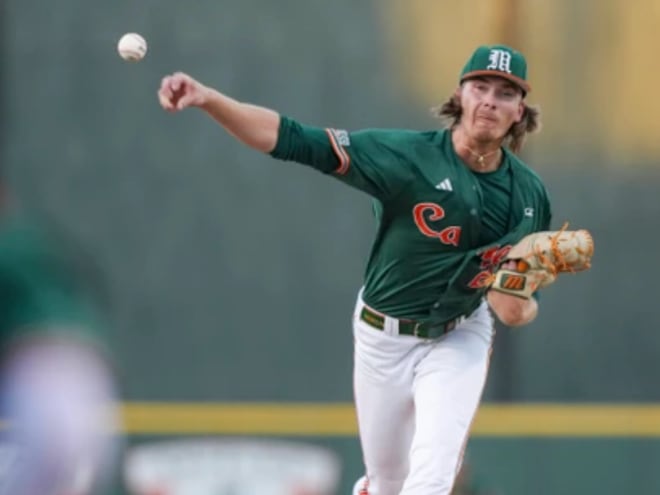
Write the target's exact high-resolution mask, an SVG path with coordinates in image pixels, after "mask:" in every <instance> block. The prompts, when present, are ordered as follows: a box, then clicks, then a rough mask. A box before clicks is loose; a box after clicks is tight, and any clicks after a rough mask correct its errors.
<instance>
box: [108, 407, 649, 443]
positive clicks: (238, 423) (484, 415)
mask: <svg viewBox="0 0 660 495" xmlns="http://www.w3.org/2000/svg"><path fill="white" fill-rule="evenodd" d="M121 411H122V415H123V420H124V430H125V432H126V433H128V434H143V435H185V434H215V435H266V436H268V435H281V436H356V435H357V423H356V420H355V412H354V408H353V405H352V404H346V403H328V404H325V403H152V402H149V403H142V402H134V403H127V404H124V405H123V406H122V410H121ZM472 432H473V436H476V437H527V436H534V437H660V405H655V404H649V405H642V404H638V405H636V404H625V405H607V404H570V405H567V404H506V405H503V404H486V405H484V406H482V407H481V409H480V410H479V413H478V415H477V418H476V420H475V423H474V427H473V429H472Z"/></svg>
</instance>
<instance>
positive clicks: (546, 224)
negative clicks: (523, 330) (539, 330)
mask: <svg viewBox="0 0 660 495" xmlns="http://www.w3.org/2000/svg"><path fill="white" fill-rule="evenodd" d="M544 192H545V194H544V197H543V201H542V206H543V208H542V210H541V211H542V213H541V217H542V220H541V225H540V229H539V230H548V229H549V228H550V223H551V219H552V212H551V208H550V201H549V199H548V196H547V192H546V191H544ZM500 268H501V269H505V270H515V269H516V262H515V261H508V262H505V263H504V264H503V265H502V266H501V267H500ZM486 299H487V300H488V304H489V306H490V307H491V309H492V310H493V312H494V313H495V315H496V316H497V318H498V319H499V320H500V321H501V322H502V323H504V324H505V325H507V326H510V327H520V326H523V325H527V324H528V323H531V322H532V321H534V320H535V319H536V317H537V315H538V312H539V302H538V299H539V298H538V292H536V291H535V292H533V294H532V297H529V298H521V297H519V296H516V295H512V294H509V293H506V292H501V291H499V290H489V291H488V293H487V295H486Z"/></svg>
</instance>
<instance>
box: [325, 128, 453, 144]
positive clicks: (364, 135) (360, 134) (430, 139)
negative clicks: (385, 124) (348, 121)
mask: <svg viewBox="0 0 660 495" xmlns="http://www.w3.org/2000/svg"><path fill="white" fill-rule="evenodd" d="M334 132H340V133H341V132H342V131H334ZM348 135H349V137H350V139H351V141H355V142H359V143H374V144H380V145H384V146H391V147H399V146H410V145H424V144H433V143H436V142H437V141H438V140H440V139H441V138H442V131H417V130H412V129H380V128H371V129H361V130H358V131H354V132H351V133H349V134H348Z"/></svg>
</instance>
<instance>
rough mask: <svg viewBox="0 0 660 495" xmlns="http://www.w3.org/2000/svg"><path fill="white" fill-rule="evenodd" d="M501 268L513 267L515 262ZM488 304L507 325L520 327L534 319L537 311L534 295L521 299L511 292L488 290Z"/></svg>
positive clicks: (537, 306)
mask: <svg viewBox="0 0 660 495" xmlns="http://www.w3.org/2000/svg"><path fill="white" fill-rule="evenodd" d="M502 268H511V269H514V268H515V262H513V261H512V262H509V263H507V264H504V265H502ZM486 298H487V300H488V305H489V306H490V308H491V309H492V310H493V312H494V313H495V315H496V316H497V318H498V319H499V320H500V321H501V322H502V323H504V324H505V325H507V326H509V327H520V326H523V325H527V324H528V323H531V322H532V321H534V319H535V318H536V316H537V315H538V312H539V304H538V301H537V299H536V298H535V297H530V298H529V299H522V298H520V297H517V296H513V295H511V294H506V293H504V292H499V291H496V290H489V291H488V293H487V296H486Z"/></svg>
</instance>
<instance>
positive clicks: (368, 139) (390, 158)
mask: <svg viewBox="0 0 660 495" xmlns="http://www.w3.org/2000/svg"><path fill="white" fill-rule="evenodd" d="M410 134H411V133H410V131H398V130H385V129H367V130H361V131H356V132H350V133H349V132H348V131H345V130H337V129H329V128H328V129H324V128H320V127H312V126H307V125H303V124H300V123H298V122H296V121H295V120H293V119H290V118H287V117H284V116H283V117H282V118H281V122H280V129H279V136H278V141H277V145H276V147H275V149H274V150H273V151H272V152H271V153H270V154H271V156H273V157H274V158H277V159H280V160H288V161H294V162H298V163H302V164H305V165H309V166H311V167H313V168H315V169H317V170H319V171H320V172H323V173H325V174H329V175H332V176H333V177H335V178H336V179H338V180H340V181H341V182H344V183H345V184H347V185H349V186H351V187H354V188H356V189H359V190H361V191H364V192H366V193H367V194H370V195H371V196H373V197H375V198H377V199H380V200H388V199H391V198H393V197H395V196H396V195H397V194H398V193H399V192H400V191H401V190H402V189H403V187H404V186H405V185H406V184H407V183H408V182H409V181H410V180H411V179H412V177H413V174H412V171H411V167H410V164H409V160H408V159H407V158H406V153H405V150H406V146H407V144H406V140H407V136H408V135H410Z"/></svg>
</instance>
